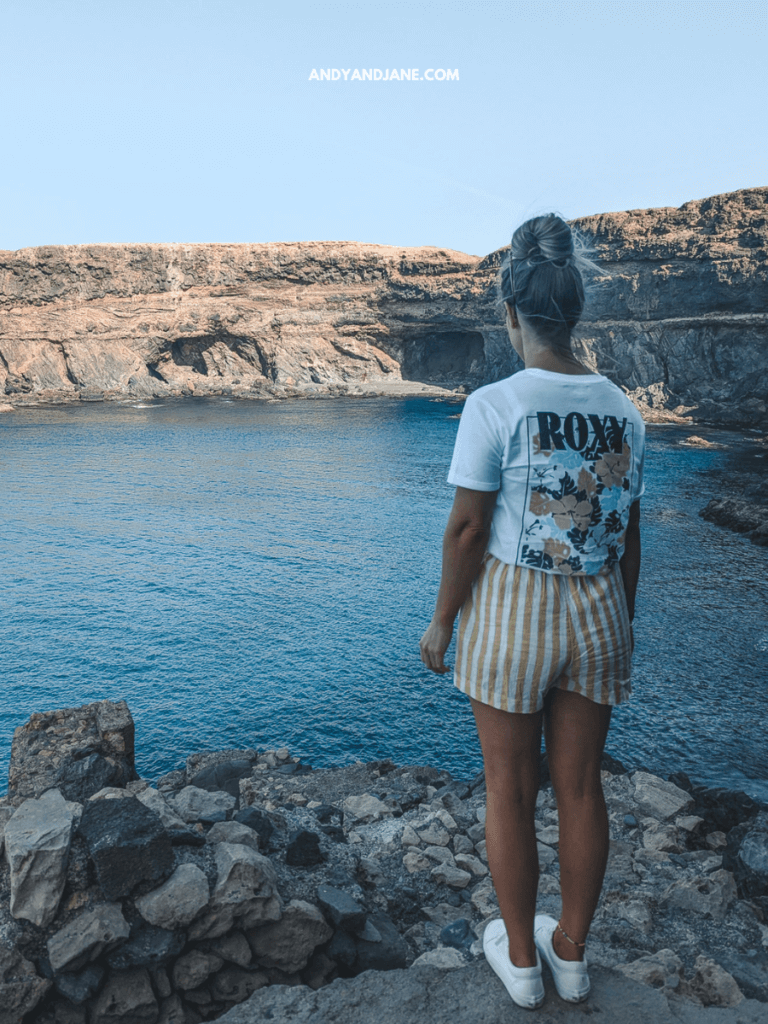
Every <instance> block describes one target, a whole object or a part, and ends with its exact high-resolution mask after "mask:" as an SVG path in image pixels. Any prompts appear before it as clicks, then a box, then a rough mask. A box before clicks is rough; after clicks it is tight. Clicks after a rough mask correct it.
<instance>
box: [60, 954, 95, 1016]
mask: <svg viewBox="0 0 768 1024" xmlns="http://www.w3.org/2000/svg"><path fill="white" fill-rule="evenodd" d="M103 977H104V968H103V967H99V965H98V964H90V966H88V967H86V969H85V970H84V971H81V972H80V974H59V975H58V976H57V977H56V979H55V980H54V983H53V986H54V988H55V989H56V991H57V992H58V993H59V994H60V995H62V996H64V997H65V999H68V1000H69V1001H70V1003H74V1004H75V1005H76V1006H79V1005H80V1004H81V1003H84V1002H85V1000H86V999H90V997H91V996H92V995H93V994H94V993H95V992H97V991H98V988H99V985H100V984H101V982H102V979H103Z"/></svg>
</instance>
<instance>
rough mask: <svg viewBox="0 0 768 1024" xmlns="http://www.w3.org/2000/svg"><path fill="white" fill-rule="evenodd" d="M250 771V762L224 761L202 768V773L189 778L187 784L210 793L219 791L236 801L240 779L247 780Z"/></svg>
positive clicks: (238, 794) (251, 768) (251, 766)
mask: <svg viewBox="0 0 768 1024" xmlns="http://www.w3.org/2000/svg"><path fill="white" fill-rule="evenodd" d="M252 771H253V765H252V764H251V762H250V761H243V760H233V761H224V762H223V763H221V764H213V765H210V766H209V767H208V768H203V770H202V771H199V772H197V774H196V775H193V776H192V777H191V778H190V780H189V784H190V786H197V787H198V788H199V789H207V790H208V791H210V792H216V791H218V790H220V791H222V792H224V793H229V795H230V796H232V797H234V798H235V799H236V800H238V799H239V798H240V779H245V778H247V777H248V776H249V775H250V774H251V772H252Z"/></svg>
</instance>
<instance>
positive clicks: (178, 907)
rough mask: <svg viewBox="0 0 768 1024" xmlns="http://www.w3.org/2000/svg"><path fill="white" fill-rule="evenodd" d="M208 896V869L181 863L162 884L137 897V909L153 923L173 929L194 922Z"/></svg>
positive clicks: (145, 918)
mask: <svg viewBox="0 0 768 1024" xmlns="http://www.w3.org/2000/svg"><path fill="white" fill-rule="evenodd" d="M208 898H209V892H208V879H207V878H206V877H205V873H204V872H203V871H202V870H201V869H200V868H199V867H198V866H197V865H196V864H180V865H179V866H178V867H177V868H176V870H175V871H174V873H173V874H172V875H171V877H170V878H169V879H168V880H167V881H166V882H163V884H162V885H161V886H159V888H157V889H153V890H152V892H148V893H147V894H146V895H145V896H140V897H139V898H138V899H137V900H136V909H137V910H138V912H139V913H140V914H141V916H142V917H143V918H144V920H145V921H148V922H149V923H150V924H154V925H157V926H158V927H159V928H167V929H169V930H170V931H174V930H176V929H178V928H186V926H187V925H188V924H191V922H192V921H193V920H194V919H195V918H196V917H197V915H198V914H199V913H200V911H201V910H202V909H203V908H204V907H205V906H207V904H208Z"/></svg>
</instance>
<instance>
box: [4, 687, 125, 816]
mask: <svg viewBox="0 0 768 1024" xmlns="http://www.w3.org/2000/svg"><path fill="white" fill-rule="evenodd" d="M133 743H134V727H133V719H132V718H131V713H130V711H129V710H128V705H127V704H126V703H125V701H123V700H121V701H117V702H113V701H109V700H101V701H96V702H95V703H94V704H84V705H82V706H81V707H77V708H63V709H61V710H59V711H51V712H47V713H44V714H34V715H32V716H31V717H30V719H29V721H28V722H27V723H26V724H25V725H22V726H19V728H18V729H16V730H15V732H14V734H13V744H12V746H11V761H10V765H9V768H8V795H9V797H10V799H11V802H12V803H13V804H14V805H15V806H18V804H20V803H21V802H22V801H23V800H25V799H26V798H27V797H37V796H40V795H41V794H42V793H44V792H45V791H46V790H48V789H51V788H52V787H57V788H59V789H61V791H62V793H63V794H64V796H65V797H66V798H67V799H69V800H76V801H78V802H80V803H82V802H84V801H85V800H87V799H88V797H89V796H91V795H92V794H93V793H96V792H97V791H98V790H100V789H103V788H104V786H108V785H112V786H114V785H120V786H124V785H125V784H126V783H127V782H129V781H130V780H131V779H135V778H136V769H135V766H134V751H133Z"/></svg>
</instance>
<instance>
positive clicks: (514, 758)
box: [469, 697, 543, 967]
mask: <svg viewBox="0 0 768 1024" xmlns="http://www.w3.org/2000/svg"><path fill="white" fill-rule="evenodd" d="M469 699H470V701H471V703H472V710H473V712H474V714H475V722H476V724H477V732H478V736H479V737H480V745H481V747H482V750H483V761H484V764H485V785H486V791H487V796H486V818H485V840H486V853H487V855H488V867H489V868H490V870H491V877H492V878H493V884H494V887H495V889H496V896H497V898H498V901H499V909H500V910H501V916H502V917H503V919H504V924H505V925H506V928H507V937H508V939H509V957H510V960H511V961H512V963H513V964H515V966H516V967H534V966H535V965H536V948H535V946H534V943H533V918H534V915H535V913H536V892H537V889H538V885H539V857H538V853H537V851H536V832H535V828H534V814H535V811H536V794H537V793H538V790H539V752H540V750H541V729H542V718H543V712H542V711H538V712H535V713H534V714H530V715H522V714H514V713H512V712H509V711H500V710H499V709H498V708H493V707H490V705H488V704H483V703H481V702H480V701H477V700H475V699H474V698H473V697H470V698H469Z"/></svg>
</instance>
